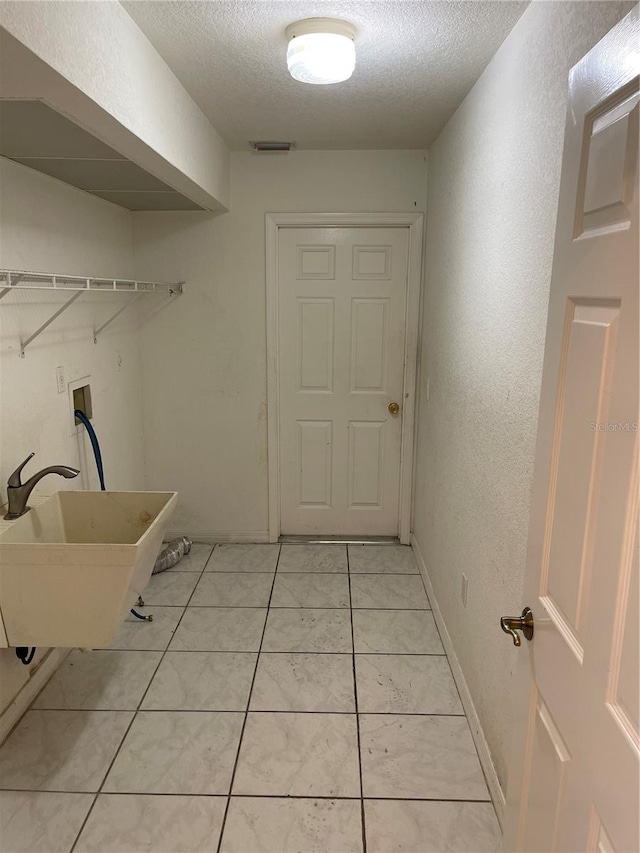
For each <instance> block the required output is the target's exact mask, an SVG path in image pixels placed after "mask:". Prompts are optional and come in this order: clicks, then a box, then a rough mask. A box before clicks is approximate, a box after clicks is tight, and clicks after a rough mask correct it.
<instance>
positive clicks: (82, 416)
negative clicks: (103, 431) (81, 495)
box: [73, 409, 106, 492]
mask: <svg viewBox="0 0 640 853" xmlns="http://www.w3.org/2000/svg"><path fill="white" fill-rule="evenodd" d="M73 414H74V415H75V416H76V418H77V419H78V420H79V421H80V422H81V423H82V424H84V427H85V429H86V430H87V432H88V433H89V439H90V441H91V446H92V447H93V455H94V456H95V458H96V468H97V469H98V478H99V480H100V488H101V489H102V491H103V492H104V491H106V490H105V487H104V469H103V467H102V453H100V444H99V442H98V436H97V435H96V432H95V430H94V428H93V426H92V424H91V421H90V420H89V418H88V417H87V416H86V415H85V413H84V412H81V411H80V409H75V411H74V413H73Z"/></svg>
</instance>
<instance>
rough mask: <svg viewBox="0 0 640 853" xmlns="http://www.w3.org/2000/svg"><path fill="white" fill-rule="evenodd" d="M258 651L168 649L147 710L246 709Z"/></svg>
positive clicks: (151, 689)
mask: <svg viewBox="0 0 640 853" xmlns="http://www.w3.org/2000/svg"><path fill="white" fill-rule="evenodd" d="M256 658H257V654H249V653H246V652H167V654H166V655H165V657H164V659H163V661H162V663H161V664H160V668H159V669H158V672H157V673H156V675H155V678H154V679H153V682H152V683H151V687H150V688H149V691H148V692H147V695H146V696H145V698H144V702H143V703H142V709H143V710H145V711H246V709H247V703H248V701H249V690H250V689H251V680H252V678H253V673H254V671H255V666H256Z"/></svg>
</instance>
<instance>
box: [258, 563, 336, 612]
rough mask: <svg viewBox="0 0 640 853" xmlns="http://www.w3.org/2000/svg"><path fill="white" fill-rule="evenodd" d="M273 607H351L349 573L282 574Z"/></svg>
mask: <svg viewBox="0 0 640 853" xmlns="http://www.w3.org/2000/svg"><path fill="white" fill-rule="evenodd" d="M271 606H272V607H349V578H348V577H347V575H338V574H333V575H329V577H326V576H325V575H320V574H318V575H315V574H311V573H310V572H306V573H305V572H303V573H301V574H294V573H290V574H287V573H285V574H281V573H280V572H278V575H277V577H276V583H275V586H274V588H273V595H272V597H271Z"/></svg>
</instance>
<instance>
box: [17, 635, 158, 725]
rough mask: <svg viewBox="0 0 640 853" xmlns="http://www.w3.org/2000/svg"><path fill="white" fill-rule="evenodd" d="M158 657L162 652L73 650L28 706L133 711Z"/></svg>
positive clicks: (151, 675)
mask: <svg viewBox="0 0 640 853" xmlns="http://www.w3.org/2000/svg"><path fill="white" fill-rule="evenodd" d="M161 657H162V652H123V651H110V650H108V649H104V650H100V651H94V652H91V651H81V650H80V649H74V650H73V651H72V652H71V654H70V655H69V656H68V657H67V658H66V659H65V661H64V663H63V664H62V666H60V667H59V668H58V669H57V670H56V672H55V674H54V676H53V678H52V679H51V680H50V681H49V683H48V684H47V686H46V687H45V688H44V690H43V691H42V693H40V695H39V696H38V697H37V699H36V700H35V702H34V703H33V705H32V706H31V707H32V708H46V709H73V710H78V711H135V710H136V708H137V707H138V705H139V704H140V700H141V699H142V696H143V694H144V691H145V690H146V689H147V687H148V686H149V682H150V681H151V679H152V677H153V673H154V672H155V671H156V667H157V666H158V664H159V663H160V658H161Z"/></svg>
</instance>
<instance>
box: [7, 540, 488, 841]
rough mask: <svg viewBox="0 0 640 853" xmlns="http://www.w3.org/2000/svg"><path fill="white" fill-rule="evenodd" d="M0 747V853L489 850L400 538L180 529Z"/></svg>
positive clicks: (461, 734) (483, 802) (463, 724)
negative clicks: (93, 644)
mask: <svg viewBox="0 0 640 853" xmlns="http://www.w3.org/2000/svg"><path fill="white" fill-rule="evenodd" d="M144 597H145V600H146V610H147V612H152V613H153V616H154V621H153V622H151V623H145V622H140V621H138V620H135V619H134V618H133V617H131V618H129V619H127V620H126V622H125V623H124V624H123V626H122V628H121V630H120V631H119V633H118V635H117V637H116V638H115V640H114V642H113V644H112V648H111V649H108V650H101V651H93V652H85V651H79V650H75V651H73V652H72V653H71V654H70V655H69V657H68V658H67V660H66V661H65V663H64V664H63V665H62V667H61V668H60V669H59V670H58V671H57V672H56V673H55V675H54V676H53V678H52V679H51V680H50V681H49V683H48V684H47V685H46V687H45V688H44V690H43V691H42V692H41V693H40V695H39V696H38V697H37V699H36V700H35V702H34V703H33V705H32V707H31V708H30V710H29V711H28V712H27V713H26V714H25V716H24V717H23V718H22V720H21V722H20V723H19V724H18V726H17V727H16V728H15V729H14V731H13V732H12V734H11V735H10V736H9V738H8V739H7V741H6V742H5V744H4V746H3V747H2V749H1V750H0V789H1V790H0V818H1V823H2V829H1V830H0V853H26V851H30V853H34V851H39V853H70V851H73V853H139V851H146V853H195V851H198V853H218V851H220V853H262V851H270V853H356V852H357V851H359V853H365V852H366V853H400V851H402V853H444V851H447V853H484V851H496V850H498V849H499V845H500V833H499V828H498V824H497V821H496V818H495V814H494V811H493V807H492V805H491V802H490V799H489V794H488V791H487V787H486V784H485V781H484V778H483V775H482V770H481V768H480V764H479V762H478V758H477V755H476V751H475V748H474V745H473V741H472V739H471V734H470V732H469V727H468V724H467V721H466V718H465V716H464V712H463V709H462V706H461V704H460V699H459V697H458V693H457V691H456V688H455V685H454V682H453V679H452V676H451V671H450V669H449V665H448V663H447V659H446V657H445V655H444V649H443V647H442V644H441V642H440V638H439V636H438V631H437V628H436V625H435V622H434V619H433V616H432V614H431V611H430V606H429V601H428V599H427V596H426V594H425V591H424V587H423V585H422V580H421V578H420V575H419V574H418V569H417V566H416V563H415V560H414V558H413V554H412V552H411V549H410V548H405V547H402V546H399V545H398V546H395V545H384V546H383V545H381V546H349V547H348V548H347V547H345V546H342V545H324V546H315V545H283V546H280V545H219V546H217V547H215V548H212V546H209V545H194V547H193V550H192V552H191V554H190V555H189V556H188V557H186V558H185V559H184V560H182V561H181V562H180V563H179V564H178V566H176V567H175V568H174V569H172V570H170V571H168V572H165V573H163V574H161V575H159V576H157V577H155V578H152V580H151V583H150V585H149V587H148V589H147V591H146V593H145V596H144Z"/></svg>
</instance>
